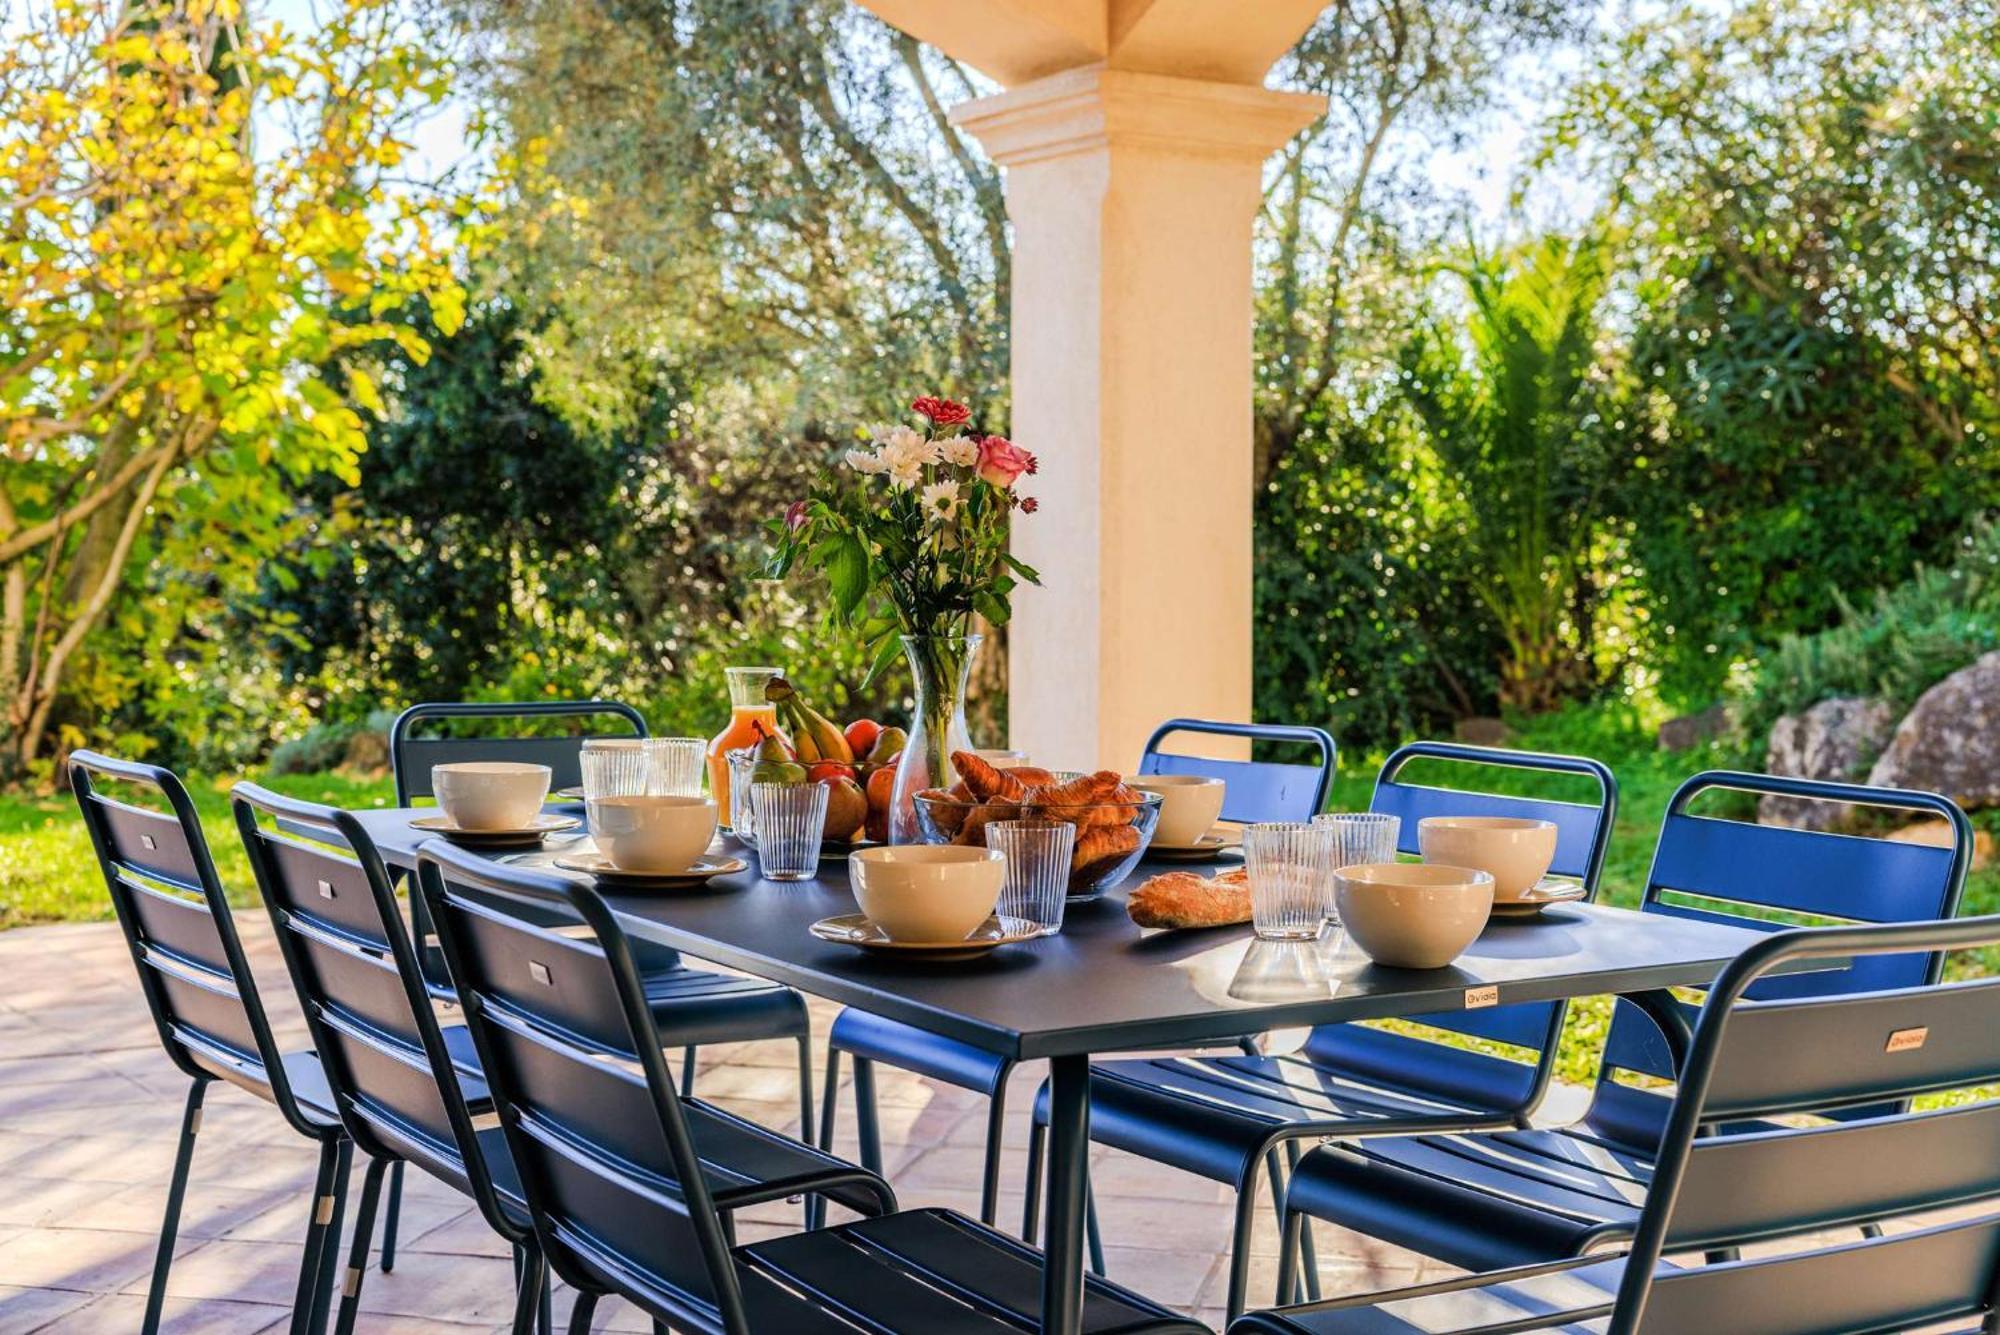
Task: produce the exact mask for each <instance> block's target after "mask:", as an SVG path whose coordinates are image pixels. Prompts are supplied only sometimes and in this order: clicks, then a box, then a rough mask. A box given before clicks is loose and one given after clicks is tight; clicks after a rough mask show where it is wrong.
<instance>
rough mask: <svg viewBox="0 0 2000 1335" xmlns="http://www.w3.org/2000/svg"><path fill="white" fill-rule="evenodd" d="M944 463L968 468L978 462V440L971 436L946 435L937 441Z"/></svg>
mask: <svg viewBox="0 0 2000 1335" xmlns="http://www.w3.org/2000/svg"><path fill="white" fill-rule="evenodd" d="M938 449H939V451H940V452H942V453H943V455H944V459H945V462H946V463H951V464H957V465H958V466H959V467H960V468H970V467H972V466H973V465H974V464H976V463H978V462H979V442H978V441H976V440H974V439H973V438H972V437H971V436H947V437H946V438H945V439H943V440H941V441H939V442H938Z"/></svg>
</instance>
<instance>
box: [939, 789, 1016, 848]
mask: <svg viewBox="0 0 2000 1335" xmlns="http://www.w3.org/2000/svg"><path fill="white" fill-rule="evenodd" d="M1020 814H1021V808H1020V807H1019V806H1018V805H1017V804H1015V803H1013V802H1006V801H993V802H987V803H984V804H982V805H980V806H976V807H974V808H972V810H970V811H968V812H966V813H965V824H964V825H963V826H961V827H960V828H959V831H958V834H957V835H956V836H955V837H954V838H953V839H952V842H953V843H954V844H971V845H975V846H978V847H981V848H983V847H985V845H986V827H987V826H988V825H990V824H992V823H993V822H994V821H996V820H1013V819H1015V818H1016V817H1018V816H1019V815H1020Z"/></svg>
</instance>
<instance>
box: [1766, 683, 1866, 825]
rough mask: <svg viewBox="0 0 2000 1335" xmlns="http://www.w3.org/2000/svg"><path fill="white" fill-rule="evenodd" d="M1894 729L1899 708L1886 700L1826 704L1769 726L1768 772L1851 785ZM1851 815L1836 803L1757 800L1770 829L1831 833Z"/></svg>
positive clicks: (1840, 700) (1850, 698) (1852, 699)
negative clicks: (1826, 831)
mask: <svg viewBox="0 0 2000 1335" xmlns="http://www.w3.org/2000/svg"><path fill="white" fill-rule="evenodd" d="M1895 726H1896V710H1895V707H1894V706H1893V705H1891V704H1890V703H1889V702H1888V701H1886V700H1870V699H1862V698H1859V697H1855V696H1842V697H1839V698H1836V699H1833V700H1822V701H1820V702H1819V703H1818V704H1816V705H1814V706H1813V707H1812V708H1810V709H1808V710H1806V711H1805V712H1804V713H1803V714H1787V715H1785V716H1784V717H1783V718H1781V719H1779V720H1778V721H1777V722H1776V723H1773V724H1772V725H1771V740H1770V744H1769V746H1767V747H1766V748H1765V752H1764V770H1765V772H1766V773H1768V774H1782V775H1788V776H1790V777H1792V778H1797V779H1835V780H1844V781H1852V780H1853V779H1855V778H1857V777H1859V776H1860V775H1861V773H1862V772H1863V771H1864V770H1865V769H1866V768H1867V765H1868V762H1869V761H1870V760H1872V759H1874V758H1875V756H1876V754H1877V753H1878V752H1879V751H1881V749H1882V744H1883V743H1884V742H1885V741H1887V740H1888V737H1889V733H1890V730H1891V729H1892V728H1894V727H1895ZM1852 814H1853V812H1852V811H1851V810H1849V809H1848V808H1847V807H1846V806H1844V805H1843V804H1841V803H1838V802H1814V801H1811V800H1810V799H1805V798H1797V797H1777V796H1766V797H1761V798H1759V799H1757V819H1758V820H1760V821H1762V822H1764V823H1765V824H1766V825H1789V826H1792V827H1793V828H1795V829H1800V830H1831V829H1835V828H1837V827H1839V826H1840V825H1841V824H1843V823H1844V822H1845V821H1846V820H1847V818H1848V817H1849V816H1851V815H1852Z"/></svg>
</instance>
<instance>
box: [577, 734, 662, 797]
mask: <svg viewBox="0 0 2000 1335" xmlns="http://www.w3.org/2000/svg"><path fill="white" fill-rule="evenodd" d="M579 760H580V761H581V764H582V769H583V800H584V801H586V802H594V801H596V800H597V799H598V798H600V797H644V796H645V795H646V793H647V791H648V788H649V786H650V784H651V776H652V761H651V760H650V759H649V758H648V757H647V755H646V742H645V739H644V738H640V737H591V738H588V739H586V740H585V742H584V744H583V754H582V756H580V757H579Z"/></svg>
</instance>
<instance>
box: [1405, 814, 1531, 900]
mask: <svg viewBox="0 0 2000 1335" xmlns="http://www.w3.org/2000/svg"><path fill="white" fill-rule="evenodd" d="M1417 847H1418V849H1419V850H1420V851H1421V852H1422V853H1423V855H1424V861H1425V862H1441V863H1444V864H1445V865H1447V866H1451V867H1477V868H1479V869H1480V870H1481V871H1489V872H1492V873H1493V897H1494V898H1495V899H1497V900H1500V901H1501V902H1502V903H1505V902H1507V901H1508V900H1512V899H1519V898H1520V897H1521V896H1522V895H1525V894H1527V893H1528V891H1530V890H1532V889H1534V888H1535V886H1536V885H1537V884H1539V883H1540V882H1541V879H1542V878H1543V877H1544V876H1547V875H1548V874H1549V864H1550V863H1551V862H1553V861H1555V857H1556V827H1555V823H1554V822H1553V821H1546V820H1528V819H1524V818H1521V817H1516V816H1426V817H1424V819H1422V820H1420V821H1418V822H1417Z"/></svg>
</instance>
